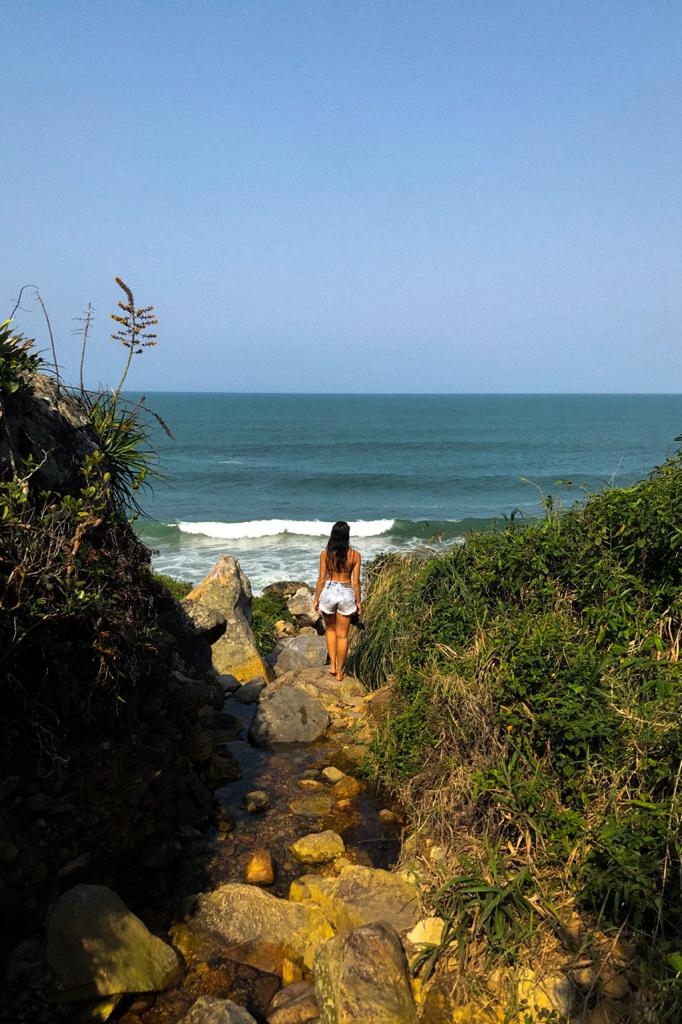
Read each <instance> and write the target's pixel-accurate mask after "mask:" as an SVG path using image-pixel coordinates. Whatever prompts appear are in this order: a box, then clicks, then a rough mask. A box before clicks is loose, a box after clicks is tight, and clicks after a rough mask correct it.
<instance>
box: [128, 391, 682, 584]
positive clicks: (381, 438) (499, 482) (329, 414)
mask: <svg viewBox="0 0 682 1024" xmlns="http://www.w3.org/2000/svg"><path fill="white" fill-rule="evenodd" d="M146 404H147V405H148V406H149V407H150V408H151V409H153V410H154V411H155V412H157V413H158V414H159V415H160V416H161V417H163V419H164V420H165V422H166V423H167V424H168V426H169V427H170V429H171V431H172V433H173V439H171V438H169V437H167V436H166V434H164V433H163V432H162V431H161V430H160V429H158V428H156V427H155V428H154V429H153V443H154V446H155V448H156V449H157V450H158V452H159V455H160V456H161V468H162V470H163V472H164V474H165V475H166V480H165V481H163V482H158V481H156V482H154V485H153V490H152V491H148V492H147V493H146V494H145V495H144V496H143V499H142V503H143V507H144V509H145V512H146V513H147V515H148V516H149V517H150V518H149V519H148V520H145V521H143V520H140V521H138V529H139V531H140V532H141V534H142V537H143V539H144V541H145V542H146V543H147V544H148V545H149V547H150V548H152V550H153V563H154V567H155V568H156V569H157V570H158V571H159V572H164V573H168V574H169V575H172V576H175V577H177V578H179V579H184V580H188V581H193V582H196V581H198V580H200V579H201V578H202V577H203V576H204V575H205V573H206V572H207V571H208V570H209V569H210V567H211V566H212V565H213V564H214V562H215V561H216V560H217V559H218V558H219V557H220V555H221V554H224V553H226V552H229V553H230V554H232V555H234V556H235V557H236V558H238V559H239V561H240V562H241V564H242V567H243V568H244V570H245V571H246V573H247V574H248V576H249V578H250V579H251V582H252V585H253V588H254V591H255V592H258V591H259V590H261V589H262V587H264V586H265V585H267V584H268V583H271V582H273V581H275V580H281V579H302V580H308V581H310V582H314V581H315V579H316V576H317V565H318V557H319V552H320V549H321V548H322V547H323V546H324V544H325V543H326V538H327V536H328V533H329V529H330V527H331V524H332V523H333V522H334V521H335V520H337V519H345V520H347V521H348V522H349V523H350V524H351V538H352V543H353V545H354V546H355V547H357V548H358V550H359V551H360V552H361V554H362V555H363V558H365V559H368V558H371V557H372V556H374V555H376V554H378V553H379V552H381V551H406V550H410V549H413V548H416V547H428V548H432V549H435V550H439V549H443V548H444V547H446V546H448V545H451V544H453V543H458V542H461V539H462V538H463V537H464V536H465V535H466V533H467V532H468V531H469V530H472V529H489V528H491V527H493V526H494V525H495V524H498V525H503V524H504V522H505V517H511V516H512V514H514V515H515V517H516V516H524V517H526V518H533V517H537V516H540V515H542V513H543V509H542V498H543V495H544V496H547V495H551V496H552V498H553V499H554V500H555V501H559V502H560V503H561V504H562V505H563V506H569V505H571V504H573V503H574V502H575V501H580V500H584V496H585V494H587V493H590V492H594V491H597V490H600V489H602V488H603V487H604V486H606V485H607V484H609V483H615V484H617V485H619V486H628V485H630V484H632V483H634V482H635V481H637V480H639V479H641V478H642V477H643V476H645V475H646V474H647V473H648V472H649V471H650V470H651V469H652V468H653V467H654V466H655V465H658V464H660V463H661V462H662V461H663V460H664V459H665V458H666V457H667V456H668V455H670V454H672V453H673V452H674V451H675V450H676V449H677V447H678V445H677V444H676V443H675V437H676V436H677V435H678V434H680V433H682V396H679V395H267V394H258V395H252V394H218V393H216V394H196V393H195V394H180V393H156V394H148V395H147V402H146Z"/></svg>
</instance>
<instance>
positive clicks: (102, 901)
mask: <svg viewBox="0 0 682 1024" xmlns="http://www.w3.org/2000/svg"><path fill="white" fill-rule="evenodd" d="M47 957H48V960H49V963H50V966H51V967H52V968H53V970H54V971H55V972H56V974H57V975H58V976H59V978H60V980H61V981H62V983H63V985H64V987H65V989H66V990H67V993H68V995H69V996H70V997H71V998H72V999H95V998H97V996H108V995H114V994H116V993H119V992H155V991H160V990H162V989H164V988H167V987H168V985H170V984H172V983H173V982H174V981H176V980H177V978H178V976H179V972H180V965H179V962H178V958H177V955H176V953H175V951H174V950H173V949H171V947H170V946H168V945H166V943H165V942H162V941H161V939H157V938H156V937H155V936H154V935H152V934H151V933H150V932H149V931H148V930H147V928H146V927H145V926H144V924H143V923H142V921H140V919H139V917H136V916H135V914H133V913H131V911H130V910H128V908H127V907H126V905H125V903H124V902H123V900H121V899H120V898H119V897H118V896H117V895H116V893H115V892H112V891H111V889H107V888H106V887H105V886H103V885H77V886H75V887H74V888H73V889H69V891H68V892H65V893H64V895H63V896H62V897H61V898H60V899H59V900H58V901H57V903H56V905H55V906H54V908H53V909H52V911H51V913H50V915H49V917H48V920H47Z"/></svg>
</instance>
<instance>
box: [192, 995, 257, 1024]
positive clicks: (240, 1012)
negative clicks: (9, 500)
mask: <svg viewBox="0 0 682 1024" xmlns="http://www.w3.org/2000/svg"><path fill="white" fill-rule="evenodd" d="M179 1024H256V1021H255V1020H254V1019H253V1017H252V1016H251V1014H250V1013H247V1012H246V1010H245V1009H244V1007H243V1006H237V1004H236V1003H233V1002H232V1000H231V999H217V998H216V997H215V996H199V998H198V999H197V1001H196V1002H195V1003H194V1004H193V1005H192V1006H191V1007H190V1009H189V1012H188V1013H187V1014H186V1015H185V1016H184V1017H183V1018H182V1020H181V1021H180V1022H179Z"/></svg>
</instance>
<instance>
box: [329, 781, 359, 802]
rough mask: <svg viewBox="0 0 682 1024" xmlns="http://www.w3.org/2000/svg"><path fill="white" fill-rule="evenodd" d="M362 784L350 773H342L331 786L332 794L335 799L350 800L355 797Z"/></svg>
mask: <svg viewBox="0 0 682 1024" xmlns="http://www.w3.org/2000/svg"><path fill="white" fill-rule="evenodd" d="M361 789H362V786H361V785H360V783H359V782H358V780H357V779H354V778H353V776H352V775H344V777H343V778H342V779H339V781H338V782H336V783H335V784H334V785H333V786H332V796H333V797H334V799H335V800H352V799H353V797H356V796H357V795H358V793H359V792H360V790H361Z"/></svg>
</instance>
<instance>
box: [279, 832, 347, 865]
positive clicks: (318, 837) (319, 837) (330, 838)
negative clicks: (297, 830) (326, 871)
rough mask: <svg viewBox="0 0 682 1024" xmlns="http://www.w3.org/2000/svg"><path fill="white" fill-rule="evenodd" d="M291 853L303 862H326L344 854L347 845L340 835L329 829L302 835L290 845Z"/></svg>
mask: <svg viewBox="0 0 682 1024" xmlns="http://www.w3.org/2000/svg"><path fill="white" fill-rule="evenodd" d="M289 850H290V852H291V854H292V855H293V856H294V857H295V859H296V860H297V861H299V862H300V863H301V864H324V863H325V861H328V860H335V859H336V858H337V857H341V856H343V854H344V853H345V851H346V846H345V843H344V841H343V839H342V838H341V836H340V835H338V833H336V832H332V831H331V830H330V829H327V831H326V832H311V834H310V835H307V836H302V837H301V838H300V839H297V840H296V842H295V843H292V844H291V846H290V847H289Z"/></svg>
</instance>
